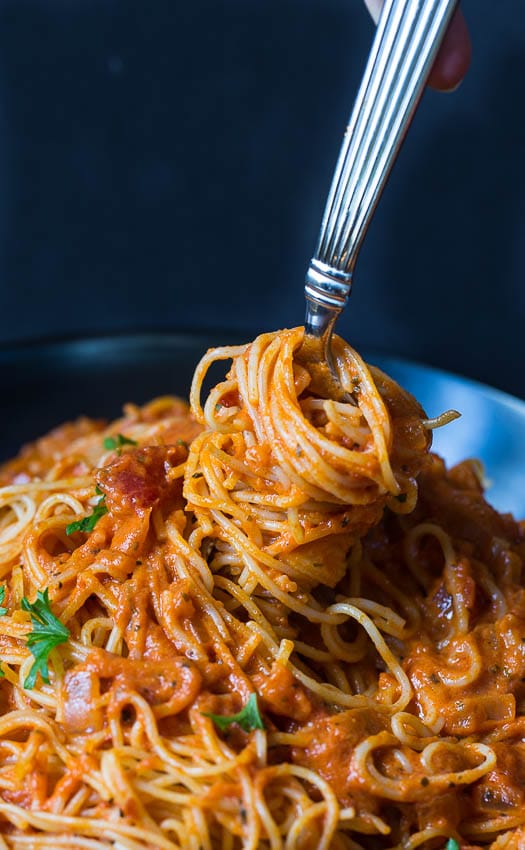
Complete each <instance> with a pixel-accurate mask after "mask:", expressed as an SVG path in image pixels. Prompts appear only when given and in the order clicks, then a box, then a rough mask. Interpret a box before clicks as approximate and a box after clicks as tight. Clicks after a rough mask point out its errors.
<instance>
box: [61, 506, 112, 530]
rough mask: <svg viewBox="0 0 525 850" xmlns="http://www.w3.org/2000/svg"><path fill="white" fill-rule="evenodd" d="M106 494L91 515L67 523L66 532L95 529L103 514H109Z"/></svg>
mask: <svg viewBox="0 0 525 850" xmlns="http://www.w3.org/2000/svg"><path fill="white" fill-rule="evenodd" d="M105 498H106V497H105V496H102V497H101V498H100V499H99V500H98V502H97V504H96V505H95V507H94V508H93V513H92V514H89V516H85V517H84V518H83V519H77V520H75V522H70V523H69V525H66V534H67V535H68V537H69V535H70V534H73V533H74V532H75V531H86V532H89V531H93V529H94V528H95V526H96V524H97V522H98V521H99V519H100V517H101V516H104V514H107V512H108V509H107V507H106V505H105V502H104V500H105Z"/></svg>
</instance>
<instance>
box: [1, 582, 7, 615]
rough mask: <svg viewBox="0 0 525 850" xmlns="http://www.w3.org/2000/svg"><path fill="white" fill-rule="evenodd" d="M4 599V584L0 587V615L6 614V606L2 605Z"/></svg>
mask: <svg viewBox="0 0 525 850" xmlns="http://www.w3.org/2000/svg"><path fill="white" fill-rule="evenodd" d="M4 601H5V584H3V585H2V587H0V606H1V607H0V617H4V616H5V614H7V608H4V607H3V603H4Z"/></svg>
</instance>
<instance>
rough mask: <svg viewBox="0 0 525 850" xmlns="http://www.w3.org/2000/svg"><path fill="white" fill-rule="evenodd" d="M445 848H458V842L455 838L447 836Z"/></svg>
mask: <svg viewBox="0 0 525 850" xmlns="http://www.w3.org/2000/svg"><path fill="white" fill-rule="evenodd" d="M445 850H459V844H458V842H457V841H456V839H455V838H449V839H448V841H447V846H446V848H445Z"/></svg>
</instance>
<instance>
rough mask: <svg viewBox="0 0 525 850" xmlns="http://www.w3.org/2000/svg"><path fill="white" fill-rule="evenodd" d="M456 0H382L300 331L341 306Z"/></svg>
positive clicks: (311, 268) (315, 329) (312, 263)
mask: <svg viewBox="0 0 525 850" xmlns="http://www.w3.org/2000/svg"><path fill="white" fill-rule="evenodd" d="M456 5H457V0H385V4H384V7H383V11H382V13H381V17H380V19H379V24H378V27H377V32H376V35H375V38H374V42H373V45H372V50H371V53H370V56H369V59H368V63H367V66H366V69H365V74H364V77H363V81H362V83H361V86H360V89H359V92H358V95H357V100H356V102H355V104H354V108H353V111H352V115H351V117H350V122H349V124H348V127H347V130H346V133H345V138H344V141H343V144H342V147H341V152H340V154H339V159H338V162H337V166H336V169H335V173H334V178H333V181H332V186H331V188H330V193H329V195H328V200H327V203H326V208H325V212H324V216H323V221H322V225H321V232H320V234H319V242H318V245H317V249H316V252H315V255H314V257H313V258H312V260H311V261H310V266H309V268H308V272H307V275H306V285H305V294H306V298H307V318H306V330H307V331H308V332H309V333H312V334H314V335H315V336H319V335H320V333H321V332H322V331H323V330H324V327H321V326H317V325H318V323H319V324H322V325H323V326H324V325H326V314H332V315H333V318H332V321H333V320H334V319H335V316H336V315H337V314H338V313H339V312H340V311H341V310H342V308H343V307H344V306H345V304H346V302H347V300H348V296H349V294H350V288H351V284H352V274H353V271H354V266H355V263H356V259H357V255H358V253H359V249H360V247H361V244H362V241H363V238H364V236H365V233H366V230H367V228H368V225H369V223H370V220H371V218H372V215H373V213H374V210H375V207H376V204H377V202H378V200H379V197H380V195H381V192H382V191H383V187H384V185H385V183H386V180H387V177H388V174H389V172H390V169H391V167H392V165H393V163H394V160H395V159H396V156H397V154H398V152H399V149H400V147H401V144H402V142H403V138H404V136H405V133H406V131H407V129H408V126H409V124H410V121H411V119H412V116H413V114H414V111H415V109H416V106H417V103H418V101H419V98H420V97H421V94H422V92H423V89H424V86H425V83H426V80H427V78H428V75H429V72H430V69H431V67H432V64H433V61H434V59H435V56H436V53H437V50H438V48H439V46H440V44H441V41H442V38H443V36H444V34H445V30H446V28H447V25H448V23H449V21H450V18H451V16H452V13H453V11H454V8H455V6H456Z"/></svg>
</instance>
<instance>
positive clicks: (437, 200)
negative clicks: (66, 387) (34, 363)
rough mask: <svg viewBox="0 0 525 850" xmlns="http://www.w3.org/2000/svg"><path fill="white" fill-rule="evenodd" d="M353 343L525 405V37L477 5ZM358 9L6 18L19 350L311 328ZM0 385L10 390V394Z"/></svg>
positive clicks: (357, 53) (0, 122)
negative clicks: (140, 333) (75, 340)
mask: <svg viewBox="0 0 525 850" xmlns="http://www.w3.org/2000/svg"><path fill="white" fill-rule="evenodd" d="M462 6H463V9H464V11H465V15H466V17H467V19H468V21H469V25H470V28H471V32H472V40H473V51H474V52H473V65H472V69H471V71H470V74H469V76H468V78H467V79H466V81H465V82H464V83H463V85H462V86H461V87H460V89H459V90H458V91H457V92H456V93H454V94H450V95H440V94H436V93H434V92H428V93H427V94H426V95H425V98H424V101H423V103H422V105H421V107H420V110H419V112H418V115H417V116H416V120H415V122H414V125H413V127H412V129H411V131H410V134H409V137H408V139H407V142H406V145H405V148H404V150H403V152H402V155H401V158H400V160H399V161H398V163H397V165H396V168H395V171H394V173H393V175H392V178H391V181H390V183H389V186H388V188H387V192H386V194H385V196H384V198H383V200H382V202H381V204H380V207H379V209H378V212H377V215H376V219H375V221H374V223H373V225H372V228H371V230H370V232H369V234H368V237H367V240H366V243H365V247H364V249H363V252H362V256H361V259H360V261H359V265H358V269H357V274H356V282H355V287H354V293H353V295H352V299H351V303H350V306H349V308H348V311H347V314H346V315H345V316H344V317H343V319H342V320H341V322H340V325H339V330H340V332H341V333H342V334H343V335H344V336H346V337H347V338H348V339H349V340H350V341H352V342H353V343H354V344H355V345H356V346H358V347H362V348H363V347H364V348H365V349H367V348H373V349H376V350H380V351H384V352H386V353H390V354H396V355H401V356H406V357H410V358H412V359H416V360H420V361H422V362H426V363H430V364H433V365H436V366H439V367H442V368H446V369H451V370H453V371H455V372H459V373H462V374H465V375H468V376H470V377H474V378H477V379H480V380H483V381H486V382H488V383H491V384H493V385H495V386H497V387H500V388H502V389H505V390H508V391H510V392H513V393H515V394H517V395H520V396H522V397H525V370H524V368H523V363H524V362H525V329H524V326H523V317H524V313H525V288H524V283H525V234H524V227H525V191H524V189H525V185H524V184H525V157H524V154H525V124H524V121H525V119H524V112H525V109H524V105H525V97H524V95H525V75H524V70H525V21H524V18H525V16H523V15H521V14H520V15H519V16H518V7H519V6H520V4H517V3H516V2H515V0H498V2H497V3H494V0H465V1H464V2H463V4H462ZM372 33H373V25H372V22H371V20H370V19H369V17H368V14H367V12H366V9H365V8H364V5H363V3H362V2H361V0H190V1H189V2H184V3H183V2H180V0H142V2H132V0H0V342H1V344H2V345H4V346H6V345H9V344H11V343H13V342H16V341H20V340H27V339H33V340H34V339H41V338H48V337H52V336H56V335H58V336H64V335H66V336H72V335H73V336H76V335H82V334H91V333H107V332H109V333H113V332H118V333H121V332H126V331H136V330H145V329H154V330H163V331H166V330H189V331H191V330H192V329H195V330H196V329H201V330H202V329H205V330H206V329H209V330H215V331H218V332H219V334H220V333H222V332H223V331H224V337H225V341H228V335H227V329H232V330H240V331H242V332H245V333H246V336H247V337H250V336H252V335H253V334H254V333H256V332H257V331H259V330H263V329H264V330H269V329H274V328H277V327H281V326H286V325H296V324H300V323H301V322H302V319H303V297H302V285H303V278H304V270H305V267H306V264H307V261H308V259H309V257H310V255H311V253H312V250H313V248H314V246H315V241H316V237H317V232H318V227H319V223H320V219H321V214H322V211H323V207H324V201H325V198H326V193H327V190H328V186H329V182H330V177H331V173H332V169H333V166H334V163H335V159H336V156H337V152H338V148H339V144H340V140H341V137H342V133H343V130H344V127H345V124H346V120H347V117H348V114H349V111H350V107H351V104H352V101H353V98H354V95H355V92H356V90H357V86H358V83H359V80H360V76H361V73H362V70H363V67H364V63H365V60H366V55H367V52H368V49H369V46H370V42H371V38H372ZM0 380H1V379H0Z"/></svg>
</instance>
